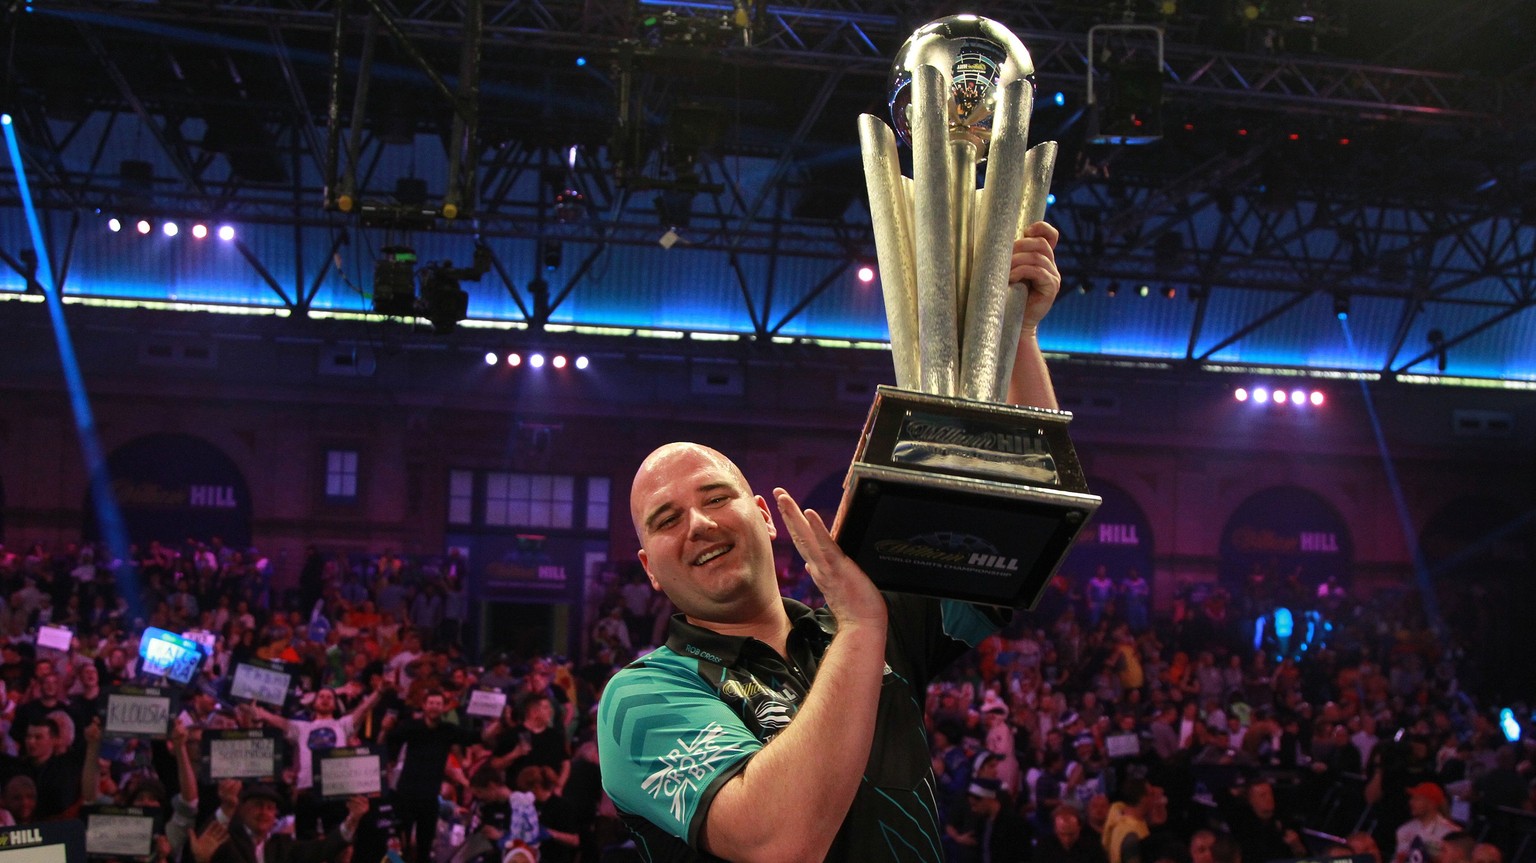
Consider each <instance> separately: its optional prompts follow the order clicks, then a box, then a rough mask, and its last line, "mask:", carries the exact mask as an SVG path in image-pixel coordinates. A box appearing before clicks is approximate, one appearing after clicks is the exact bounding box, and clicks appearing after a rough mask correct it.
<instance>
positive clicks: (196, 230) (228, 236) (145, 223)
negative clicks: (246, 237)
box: [107, 216, 235, 243]
mask: <svg viewBox="0 0 1536 863" xmlns="http://www.w3.org/2000/svg"><path fill="white" fill-rule="evenodd" d="M126 227H127V225H126V224H124V222H123V220H122V219H119V218H117V217H116V216H113V217H112V218H110V219H107V230H109V231H111V232H112V233H114V234H117V233H121V232H122V231H123V229H124V228H126ZM133 229H134V230H135V231H137V232H138V233H140V234H149V233H150V232H152V231H154V229H155V226H154V225H152V224H150V222H149V220H148V219H139V220H138V221H136V222H134V223H133ZM160 233H162V234H164V235H166V236H167V237H174V236H176V235H177V234H180V233H181V226H180V225H178V224H176V223H175V222H163V223H161V225H160ZM191 233H192V236H193V237H195V238H196V239H199V240H203V239H207V237H208V233H209V230H208V226H207V225H205V224H203V223H202V222H198V223H196V224H194V225H193V226H192V231H191ZM217 234H218V237H219V239H221V240H223V241H224V242H226V243H227V242H229V241H230V240H233V239H234V238H235V228H234V226H233V225H220V226H219V228H218V231H217Z"/></svg>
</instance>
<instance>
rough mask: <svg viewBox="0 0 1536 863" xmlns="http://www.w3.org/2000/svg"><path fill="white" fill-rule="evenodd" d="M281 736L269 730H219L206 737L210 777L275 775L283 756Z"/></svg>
mask: <svg viewBox="0 0 1536 863" xmlns="http://www.w3.org/2000/svg"><path fill="white" fill-rule="evenodd" d="M278 740H279V737H278V736H277V735H276V734H273V733H271V732H267V731H218V732H208V733H205V734H204V735H203V744H204V746H205V747H206V748H207V750H208V778H209V779H212V780H219V779H265V778H267V777H270V776H276V775H277V774H278V772H279V769H278V765H279V764H280V763H281V758H282V755H281V753H280V752H279V751H278Z"/></svg>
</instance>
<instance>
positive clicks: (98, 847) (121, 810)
mask: <svg viewBox="0 0 1536 863" xmlns="http://www.w3.org/2000/svg"><path fill="white" fill-rule="evenodd" d="M158 827H159V825H158V823H157V819H156V818H155V816H154V815H153V814H151V813H150V812H149V810H147V809H144V808H142V807H137V806H98V807H94V808H91V809H87V810H86V813H85V853H86V854H87V855H89V856H91V857H127V858H130V859H138V860H147V859H149V858H150V856H151V855H153V854H154V850H155V848H154V843H155V833H156V830H157V828H158Z"/></svg>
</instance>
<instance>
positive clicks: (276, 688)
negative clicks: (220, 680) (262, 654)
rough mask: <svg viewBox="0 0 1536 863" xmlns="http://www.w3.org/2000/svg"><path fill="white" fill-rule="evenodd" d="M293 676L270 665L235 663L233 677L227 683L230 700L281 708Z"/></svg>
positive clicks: (286, 697)
mask: <svg viewBox="0 0 1536 863" xmlns="http://www.w3.org/2000/svg"><path fill="white" fill-rule="evenodd" d="M292 680H293V675H291V674H289V673H288V672H286V671H283V670H282V669H280V668H275V667H273V666H270V665H258V664H256V663H251V662H238V663H235V676H234V679H232V680H231V681H230V683H229V697H230V698H248V699H250V700H252V701H260V702H261V703H263V704H270V705H272V706H273V707H277V708H281V707H282V706H283V703H284V702H286V701H287V700H288V687H289V686H290V684H291V682H292Z"/></svg>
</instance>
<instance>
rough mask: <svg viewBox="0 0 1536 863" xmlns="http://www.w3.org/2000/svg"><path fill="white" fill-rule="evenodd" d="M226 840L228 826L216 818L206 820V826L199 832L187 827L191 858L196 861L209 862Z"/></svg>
mask: <svg viewBox="0 0 1536 863" xmlns="http://www.w3.org/2000/svg"><path fill="white" fill-rule="evenodd" d="M228 841H229V828H228V827H225V826H224V825H223V824H220V823H219V822H218V821H217V820H214V821H210V822H208V826H207V827H205V828H204V829H203V832H202V833H201V834H199V833H198V832H197V831H196V830H193V829H192V828H190V827H189V828H187V844H188V845H190V846H191V847H192V859H194V860H196V861H197V863H209V861H210V860H212V859H213V855H214V854H215V853H217V852H218V850H219V848H220V847H221V846H223V844H224V843H225V842H228Z"/></svg>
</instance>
